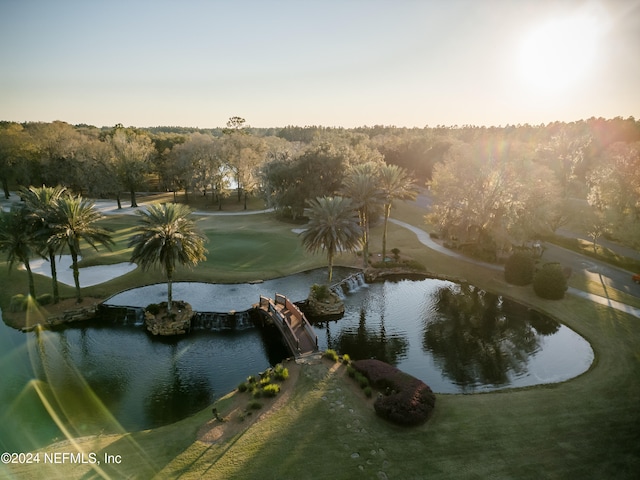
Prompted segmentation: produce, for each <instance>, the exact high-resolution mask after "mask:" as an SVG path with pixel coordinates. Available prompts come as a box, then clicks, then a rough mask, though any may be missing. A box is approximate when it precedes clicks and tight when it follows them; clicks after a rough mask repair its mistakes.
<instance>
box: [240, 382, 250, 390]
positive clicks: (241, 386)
mask: <svg viewBox="0 0 640 480" xmlns="http://www.w3.org/2000/svg"><path fill="white" fill-rule="evenodd" d="M248 389H249V387H248V386H247V384H246V383H244V382H242V383H241V384H240V385H238V391H239V392H246V391H247V390H248Z"/></svg>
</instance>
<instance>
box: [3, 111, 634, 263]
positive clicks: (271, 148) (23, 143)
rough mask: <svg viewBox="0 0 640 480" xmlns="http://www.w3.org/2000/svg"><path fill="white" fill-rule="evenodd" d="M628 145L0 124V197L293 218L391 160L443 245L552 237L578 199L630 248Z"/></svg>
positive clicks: (549, 133) (630, 129) (622, 123)
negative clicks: (47, 195) (182, 205)
mask: <svg viewBox="0 0 640 480" xmlns="http://www.w3.org/2000/svg"><path fill="white" fill-rule="evenodd" d="M639 142H640V122H638V121H636V120H635V119H634V118H633V117H630V118H626V119H624V118H620V117H617V118H613V119H602V118H591V119H588V120H581V121H579V122H572V123H564V122H554V123H549V124H546V125H537V126H532V125H508V126H505V127H478V126H471V125H463V126H454V127H445V126H441V125H438V126H436V127H424V128H400V127H394V126H381V125H376V126H372V127H366V126H365V127H359V128H353V129H345V128H327V127H320V126H305V127H298V126H287V127H284V128H279V129H278V128H268V129H260V128H252V127H250V126H249V125H247V124H246V122H245V120H244V119H243V118H241V117H231V118H230V119H229V122H228V123H227V126H226V128H218V129H188V128H182V127H156V128H150V129H142V128H135V127H124V126H122V125H116V126H114V127H108V128H96V127H92V126H88V125H76V126H73V125H69V124H67V123H64V122H51V123H22V124H20V123H14V122H0V180H1V181H2V185H3V190H4V195H5V197H8V195H9V192H10V190H11V189H12V188H16V187H18V186H20V185H23V186H28V185H61V186H64V187H65V188H66V189H67V190H68V191H71V192H74V193H77V194H79V193H82V194H83V195H85V196H87V197H90V198H104V197H109V198H115V199H116V200H117V201H118V205H119V206H121V202H122V196H128V197H129V203H130V205H131V206H136V192H139V191H143V190H156V191H169V192H174V195H175V196H176V197H177V195H179V194H181V195H183V197H184V199H185V201H186V202H187V203H188V202H189V201H191V198H192V197H193V196H200V197H202V198H206V199H207V201H208V202H209V203H210V205H211V208H218V209H223V208H224V205H225V203H226V202H228V201H235V202H244V204H245V206H246V201H247V198H248V197H250V196H252V195H253V196H260V197H262V198H264V200H265V202H266V203H267V205H268V206H270V207H273V208H275V209H276V210H277V211H278V213H279V214H281V215H285V216H289V217H292V218H298V217H300V216H302V215H304V213H305V208H306V207H307V206H308V205H309V202H310V201H313V200H314V199H317V198H322V197H331V196H337V195H341V196H344V195H343V194H344V191H343V188H344V184H345V180H346V179H347V178H349V175H350V172H352V171H353V170H354V169H357V168H360V167H359V166H361V165H365V164H373V165H378V166H380V165H382V164H391V165H396V166H398V167H401V168H403V169H404V170H405V171H406V172H407V173H408V174H409V175H411V176H412V177H413V178H414V179H415V181H416V183H417V184H419V185H422V186H426V187H428V188H430V189H431V196H432V201H433V208H432V215H431V217H430V221H432V222H433V223H435V224H436V225H438V226H439V229H440V234H441V235H444V236H445V238H446V239H447V241H451V242H456V243H460V244H464V245H470V246H471V248H473V249H475V250H476V252H477V253H480V254H486V255H487V256H489V257H491V256H495V255H496V254H499V253H500V252H501V251H502V250H504V249H506V248H508V246H509V245H514V244H515V245H518V244H523V243H526V242H527V241H530V240H532V239H535V238H539V237H541V236H544V235H545V234H548V233H549V232H553V231H555V230H557V229H558V228H559V227H560V226H562V225H563V224H565V223H566V222H567V220H568V218H570V217H571V215H572V214H573V213H572V205H574V204H575V202H576V201H578V200H579V201H583V202H587V203H588V205H589V208H588V213H589V214H588V215H585V222H586V223H587V224H588V225H587V229H588V230H589V232H590V235H592V238H594V241H596V240H597V238H598V237H599V236H601V235H605V234H606V235H610V236H611V237H613V238H615V239H617V240H619V241H622V242H624V243H627V244H630V245H634V244H635V245H637V242H638V240H637V239H638V238H640V235H639V233H640V230H639V227H638V224H639V220H640V187H639V184H640V179H639V178H638V176H639V175H640V174H639V173H638V172H640V168H639V167H640V160H639V159H638V150H639V148H638V145H639ZM377 181H378V182H379V181H380V180H379V178H378V180H377ZM378 186H379V185H378ZM365 213H366V212H360V213H359V215H360V218H362V215H363V214H365ZM382 213H383V212H382V207H379V209H378V212H377V213H375V214H374V216H375V215H382ZM483 252H484V253H483Z"/></svg>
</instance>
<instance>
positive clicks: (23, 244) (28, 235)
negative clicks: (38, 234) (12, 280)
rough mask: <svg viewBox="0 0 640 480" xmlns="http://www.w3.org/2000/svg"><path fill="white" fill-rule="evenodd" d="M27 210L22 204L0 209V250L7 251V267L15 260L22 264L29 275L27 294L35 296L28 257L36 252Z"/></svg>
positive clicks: (11, 265)
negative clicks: (8, 208)
mask: <svg viewBox="0 0 640 480" xmlns="http://www.w3.org/2000/svg"><path fill="white" fill-rule="evenodd" d="M28 215H29V212H28V211H27V209H26V208H25V207H24V206H23V205H12V206H11V210H10V211H9V212H5V211H3V210H1V209H0V251H2V252H6V253H7V261H8V262H9V269H11V267H13V264H14V263H15V262H16V260H17V261H19V262H22V263H23V264H24V268H26V270H27V276H28V277H29V295H31V296H32V297H33V298H34V299H35V298H36V287H35V283H34V281H33V273H32V272H31V266H30V265H29V259H30V258H31V257H33V256H34V254H35V252H36V248H35V240H34V234H33V228H32V227H31V223H30V222H29V218H28Z"/></svg>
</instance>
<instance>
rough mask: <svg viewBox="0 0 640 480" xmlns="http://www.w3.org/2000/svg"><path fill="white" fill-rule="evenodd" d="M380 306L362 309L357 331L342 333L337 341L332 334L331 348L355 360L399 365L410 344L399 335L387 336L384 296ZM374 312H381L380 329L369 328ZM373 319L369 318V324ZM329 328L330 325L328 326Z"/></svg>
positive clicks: (380, 298) (380, 300)
mask: <svg viewBox="0 0 640 480" xmlns="http://www.w3.org/2000/svg"><path fill="white" fill-rule="evenodd" d="M377 300H378V304H377V305H374V306H371V307H369V308H367V307H366V306H363V307H362V308H361V309H360V319H359V322H358V328H357V329H350V330H344V331H341V332H340V333H339V334H338V337H337V338H336V339H332V338H331V337H330V334H329V335H328V338H329V343H328V344H329V346H330V348H334V349H335V350H337V351H338V352H342V353H348V354H349V356H350V357H351V358H353V359H356V360H358V359H364V358H376V359H378V360H381V361H383V362H387V363H389V364H391V365H396V364H397V363H398V358H399V357H400V356H402V355H405V354H406V352H407V350H408V348H409V342H408V340H407V339H406V338H403V337H401V336H399V335H397V334H392V335H387V331H386V327H385V318H384V315H385V310H384V305H385V299H384V294H382V295H380V296H379V297H378V298H377ZM373 312H380V322H379V328H377V329H375V328H372V327H369V326H367V314H369V315H370V316H373ZM371 320H372V318H369V323H372V322H371ZM327 328H329V327H328V325H327Z"/></svg>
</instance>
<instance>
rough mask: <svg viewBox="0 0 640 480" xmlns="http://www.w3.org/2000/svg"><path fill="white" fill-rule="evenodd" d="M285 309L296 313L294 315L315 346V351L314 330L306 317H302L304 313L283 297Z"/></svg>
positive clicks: (316, 341)
mask: <svg viewBox="0 0 640 480" xmlns="http://www.w3.org/2000/svg"><path fill="white" fill-rule="evenodd" d="M285 308H286V309H287V310H289V311H291V312H295V313H296V315H297V316H298V317H299V318H300V323H302V327H303V328H304V331H305V332H306V333H307V335H308V336H309V338H311V340H313V343H314V344H315V346H316V349H318V336H317V335H316V332H315V330H314V329H313V327H312V326H311V324H310V323H309V320H307V317H306V316H305V315H304V313H302V311H301V310H300V309H299V308H298V306H297V305H296V304H295V303H293V302H291V301H290V300H289V299H288V298H286V297H285Z"/></svg>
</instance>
